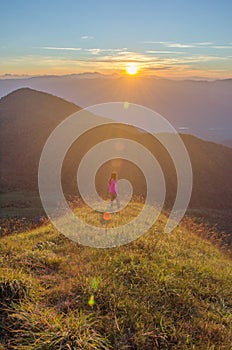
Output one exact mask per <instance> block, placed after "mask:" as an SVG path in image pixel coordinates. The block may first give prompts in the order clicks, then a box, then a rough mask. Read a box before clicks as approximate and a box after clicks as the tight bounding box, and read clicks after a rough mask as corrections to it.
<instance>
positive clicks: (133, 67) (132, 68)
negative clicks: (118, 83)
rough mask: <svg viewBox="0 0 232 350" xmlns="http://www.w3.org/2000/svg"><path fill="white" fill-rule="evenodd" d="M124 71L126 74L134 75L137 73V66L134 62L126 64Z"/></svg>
mask: <svg viewBox="0 0 232 350" xmlns="http://www.w3.org/2000/svg"><path fill="white" fill-rule="evenodd" d="M126 72H127V74H130V75H135V74H137V73H138V67H137V65H136V64H135V63H129V64H128V65H127V66H126Z"/></svg>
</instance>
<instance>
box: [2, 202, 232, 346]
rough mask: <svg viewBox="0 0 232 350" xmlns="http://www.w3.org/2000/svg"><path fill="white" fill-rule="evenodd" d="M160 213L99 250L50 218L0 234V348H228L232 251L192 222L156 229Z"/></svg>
mask: <svg viewBox="0 0 232 350" xmlns="http://www.w3.org/2000/svg"><path fill="white" fill-rule="evenodd" d="M131 205H134V204H131ZM136 205H137V207H139V206H140V204H139V203H136ZM86 210H87V209H86V208H85V207H83V208H81V209H79V215H80V216H83V217H86ZM116 215H119V214H116ZM115 217H116V216H115ZM98 219H99V218H97V217H96V220H98ZM122 219H123V220H125V219H127V220H128V221H129V220H130V219H131V217H130V210H128V211H127V217H126V218H125V217H124V218H122ZM117 220H118V222H120V217H117ZM165 220H166V218H165V216H164V215H162V216H160V218H159V220H158V221H157V223H156V224H155V225H154V226H153V227H152V228H151V229H150V230H149V232H147V233H146V234H145V235H144V236H142V237H141V238H139V239H137V240H136V241H134V242H132V243H130V244H128V245H125V246H122V247H118V248H112V249H104V250H103V249H94V248H89V247H83V246H79V245H78V244H77V243H75V242H72V241H70V240H68V239H67V238H66V237H64V236H62V235H61V234H60V233H58V232H57V231H56V230H55V229H54V227H53V226H52V225H47V226H43V227H40V228H38V229H35V230H33V231H29V232H23V233H20V234H14V235H10V236H5V237H2V238H1V240H0V250H1V260H0V264H1V268H0V302H1V316H0V317H1V318H0V327H1V328H0V332H1V343H2V345H1V347H0V348H1V349H28V350H29V349H36V350H37V349H39V350H42V349H43V350H44V349H49V350H50V349H51V350H56V349H67V350H68V349H86V350H88V349H118V350H121V349H122V350H124V349H136V350H140V349H141V350H143V349H144V350H146V349H147V350H148V349H196V350H198V349H200V350H207V349H210V350H213V349H214V350H218V349H226V350H229V349H231V339H232V330H231V329H232V327H231V326H232V312H231V311H232V292H231V285H232V262H231V260H230V259H229V257H228V256H227V255H225V254H224V253H223V252H222V251H220V250H219V249H218V248H217V247H215V246H214V245H213V243H212V242H210V241H208V240H205V239H203V238H201V237H199V236H197V235H196V234H195V232H194V225H193V229H192V230H190V229H187V228H185V227H184V226H179V227H178V228H177V229H176V230H175V231H173V232H172V233H171V234H164V233H163V227H164V223H165ZM96 222H97V221H96Z"/></svg>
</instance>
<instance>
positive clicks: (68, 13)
mask: <svg viewBox="0 0 232 350" xmlns="http://www.w3.org/2000/svg"><path fill="white" fill-rule="evenodd" d="M231 18H232V1H231V0H210V1H209V0H201V1H199V0H188V1H186V0H185V1H184V0H143V1H141V0H124V1H123V0H117V1H116V0H115V1H113V0H84V1H80V0H66V1H65V0H62V1H61V0H50V1H45V0H37V1H32V0H30V1H28V0H14V1H13V0H8V1H1V11H0V76H5V75H9V76H10V75H48V74H49V75H50V74H52V75H53V74H58V75H62V74H75V73H83V72H100V73H103V74H112V73H118V74H124V72H125V69H126V67H127V65H128V64H132V63H133V64H134V65H136V67H137V69H138V72H139V74H141V75H156V76H162V77H169V78H172V77H173V78H183V77H184V78H188V77H189V78H192V77H208V78H229V77H232V20H231Z"/></svg>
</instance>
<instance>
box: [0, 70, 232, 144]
mask: <svg viewBox="0 0 232 350" xmlns="http://www.w3.org/2000/svg"><path fill="white" fill-rule="evenodd" d="M20 87H30V88H33V89H36V90H41V91H44V92H48V93H51V94H54V95H56V96H59V97H62V98H64V99H66V100H67V101H70V102H72V103H75V104H77V105H79V106H81V107H86V106H90V105H93V104H97V103H102V102H110V101H129V102H133V103H137V104H141V105H144V106H146V107H149V108H152V109H154V110H155V111H157V112H158V113H160V114H162V115H163V116H164V117H165V118H167V119H168V120H169V121H170V122H171V123H172V125H173V126H174V127H175V128H177V129H178V128H179V131H180V132H182V133H183V132H186V133H190V134H193V135H195V136H198V137H201V138H203V139H206V140H212V141H215V142H218V143H221V142H223V141H224V140H227V139H232V125H231V118H232V116H231V111H232V79H225V80H216V81H199V80H198V81H197V80H179V81H177V80H168V79H159V78H157V77H142V76H137V77H131V76H130V77H128V76H125V77H121V76H118V75H109V76H108V75H102V74H99V73H91V74H90V73H88V74H72V75H66V76H41V77H32V78H24V79H1V80H0V97H1V96H4V95H6V94H8V93H9V92H11V91H13V90H15V89H17V88H20Z"/></svg>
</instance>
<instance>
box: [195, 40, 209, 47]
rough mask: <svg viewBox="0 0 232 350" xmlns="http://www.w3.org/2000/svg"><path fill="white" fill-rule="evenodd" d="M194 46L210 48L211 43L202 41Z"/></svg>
mask: <svg viewBox="0 0 232 350" xmlns="http://www.w3.org/2000/svg"><path fill="white" fill-rule="evenodd" d="M194 45H196V46H210V45H213V43H212V42H211V41H202V42H200V43H194Z"/></svg>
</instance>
